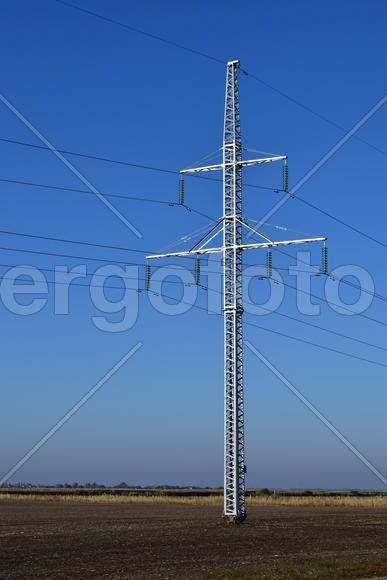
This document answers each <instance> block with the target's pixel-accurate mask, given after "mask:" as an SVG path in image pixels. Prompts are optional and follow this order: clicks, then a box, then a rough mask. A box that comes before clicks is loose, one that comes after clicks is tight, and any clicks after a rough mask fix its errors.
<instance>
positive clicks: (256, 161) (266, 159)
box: [180, 155, 287, 174]
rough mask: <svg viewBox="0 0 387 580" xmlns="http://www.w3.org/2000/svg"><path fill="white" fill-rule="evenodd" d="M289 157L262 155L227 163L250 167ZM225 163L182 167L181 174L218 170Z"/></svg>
mask: <svg viewBox="0 0 387 580" xmlns="http://www.w3.org/2000/svg"><path fill="white" fill-rule="evenodd" d="M282 159H287V156H286V155H277V156H276V157H262V158H261V159H248V160H246V161H235V162H231V163H226V166H227V165H238V166H239V167H248V166H249V165H260V164H262V163H271V162H272V161H281V160H282ZM224 166H225V165H224V163H217V164H216V165H207V166H206V167H192V168H191V169H182V170H181V171H180V173H181V174H184V173H199V172H201V171H218V170H219V169H223V167H224Z"/></svg>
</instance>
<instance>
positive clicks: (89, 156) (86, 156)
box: [0, 137, 279, 192]
mask: <svg viewBox="0 0 387 580" xmlns="http://www.w3.org/2000/svg"><path fill="white" fill-rule="evenodd" d="M0 141H3V142H4V143H11V144H12V145H20V146H22V147H30V148H32V149H40V150H43V151H51V152H52V149H50V147H46V146H45V145H35V144H34V143H27V142H26V141H17V140H16V139H8V138H5V137H0ZM55 151H57V152H58V153H63V154H64V155H72V156H75V157H82V158H84V159H92V160H94V161H103V162H104V163H114V164H116V165H126V166H128V167H136V168H138V169H146V170H149V171H158V172H160V173H170V174H172V175H180V171H176V170H174V169H164V168H162V167H153V166H151V165H141V164H140V163H132V162H130V161H123V160H119V159H111V158H109V157H100V156H98V155H92V154H89V153H79V152H76V151H67V150H66V149H58V148H55ZM187 176H188V177H192V178H193V179H205V180H206V181H214V182H217V183H223V181H222V180H221V179H216V178H215V177H206V176H205V175H197V174H196V173H195V174H186V175H185V177H187ZM243 185H244V186H245V187H252V188H254V189H266V190H268V191H275V192H278V191H279V189H278V188H276V187H270V186H266V185H256V184H251V183H243ZM43 187H44V186H43ZM54 189H55V188H54ZM77 191H79V190H77Z"/></svg>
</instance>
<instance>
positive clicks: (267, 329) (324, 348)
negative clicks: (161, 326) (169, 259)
mask: <svg viewBox="0 0 387 580" xmlns="http://www.w3.org/2000/svg"><path fill="white" fill-rule="evenodd" d="M2 279H5V280H12V281H14V278H12V277H7V276H3V278H2ZM138 280H141V281H143V282H145V279H141V278H139V279H138ZM46 283H47V284H49V285H56V284H59V285H66V286H68V282H60V281H53V280H46ZM71 285H72V286H80V287H85V288H90V287H92V288H103V289H106V288H110V289H114V290H125V291H127V290H129V291H133V292H140V293H141V292H151V293H152V294H154V295H155V296H162V297H163V298H168V299H169V300H175V301H176V302H178V303H182V304H189V305H190V306H192V307H193V308H197V309H199V310H203V311H204V312H207V309H206V308H204V307H203V306H198V305H197V304H191V303H189V302H187V301H184V300H181V299H180V298H176V297H175V296H169V295H168V294H165V293H164V292H155V291H152V290H148V291H146V290H144V289H139V288H128V287H125V288H123V287H122V286H110V285H106V284H82V283H77V282H72V283H71ZM213 314H217V315H219V316H221V314H220V313H219V312H213ZM245 324H247V325H249V326H252V327H255V328H258V329H260V330H263V331H265V332H271V333H274V334H278V335H281V336H283V337H284V338H288V339H290V340H295V341H298V342H303V343H305V344H308V345H309V346H313V347H315V348H320V349H323V350H328V351H330V352H334V353H336V354H339V355H342V356H346V357H350V358H353V359H357V360H361V361H363V362H367V363H369V364H373V365H377V366H382V367H387V365H386V364H384V363H381V362H378V361H374V360H372V359H367V358H365V357H360V356H357V355H355V354H351V353H347V352H345V351H341V350H338V349H335V348H332V347H327V346H324V345H322V344H318V343H314V342H310V341H307V340H304V339H300V338H298V337H296V336H292V335H290V334H285V333H283V332H278V331H276V330H272V329H270V328H266V327H264V326H260V325H258V324H254V323H253V322H248V321H246V322H245Z"/></svg>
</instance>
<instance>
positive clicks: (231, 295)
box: [146, 60, 326, 523]
mask: <svg viewBox="0 0 387 580" xmlns="http://www.w3.org/2000/svg"><path fill="white" fill-rule="evenodd" d="M238 68H239V61H238V60H233V61H230V62H228V63H227V80H226V99H225V101H226V102H225V114H224V132H223V162H222V163H220V164H217V165H209V166H206V167H194V168H191V169H185V170H182V171H180V174H181V175H183V174H185V173H197V172H203V171H216V170H220V171H223V216H222V218H221V219H220V220H219V221H218V222H217V223H216V224H215V226H214V227H212V228H211V229H210V230H209V232H207V234H206V235H205V236H204V237H202V238H201V240H200V241H199V242H198V243H197V244H196V245H195V246H193V247H192V248H191V249H190V250H189V251H185V252H173V253H167V254H153V255H151V256H147V259H152V258H167V257H173V256H190V255H196V256H198V255H200V254H211V253H216V252H218V253H222V254H223V313H224V508H223V516H224V518H226V520H227V521H229V522H234V523H239V522H243V520H244V519H245V518H246V506H245V473H246V464H245V450H244V408H243V325H242V315H243V298H242V254H243V250H251V249H255V248H268V252H269V254H268V260H269V262H270V271H271V253H270V248H271V247H273V246H285V245H289V244H301V243H306V242H323V241H325V240H326V238H308V239H301V240H288V241H279V242H277V241H273V240H272V239H270V238H269V237H268V236H266V235H264V234H263V233H262V232H260V231H258V230H257V229H255V228H253V227H251V226H250V225H248V224H247V223H246V222H245V221H244V219H243V214H242V168H243V167H246V166H249V165H259V164H262V163H270V162H273V161H281V160H283V161H284V163H285V166H284V169H285V172H284V177H285V176H286V178H285V179H284V181H286V183H285V184H284V190H287V166H286V159H287V157H286V156H285V155H281V156H276V157H266V158H261V159H251V160H248V161H242V139H241V128H240V116H239V93H238V76H237V72H238ZM183 187H184V185H183V182H182V181H181V184H180V194H181V195H182V190H183ZM243 227H246V228H248V229H249V230H251V231H253V232H254V233H255V234H258V235H259V236H260V237H261V238H262V239H263V240H264V242H262V243H255V244H244V243H243V239H242V234H243V231H242V230H243ZM219 234H223V245H222V246H220V247H207V244H208V243H209V242H210V241H212V240H213V239H214V238H215V237H216V236H218V235H219ZM197 259H198V258H197ZM149 268H150V267H149V263H147V272H146V280H147V289H149V279H150V269H149ZM197 272H198V268H197Z"/></svg>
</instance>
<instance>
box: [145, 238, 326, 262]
mask: <svg viewBox="0 0 387 580" xmlns="http://www.w3.org/2000/svg"><path fill="white" fill-rule="evenodd" d="M326 239H327V238H304V239H301V240H285V241H281V242H264V243H260V244H241V245H240V246H235V249H236V250H255V249H257V248H272V247H275V246H288V245H291V244H307V243H310V242H325V240H326ZM227 249H229V248H227ZM230 249H232V248H230ZM223 251H224V247H223V246H222V247H219V248H199V249H197V250H189V251H187V252H172V253H169V254H153V255H151V256H147V257H146V259H147V260H151V259H152V258H171V257H177V256H194V255H196V254H213V253H216V252H223Z"/></svg>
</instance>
